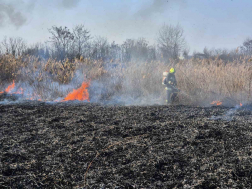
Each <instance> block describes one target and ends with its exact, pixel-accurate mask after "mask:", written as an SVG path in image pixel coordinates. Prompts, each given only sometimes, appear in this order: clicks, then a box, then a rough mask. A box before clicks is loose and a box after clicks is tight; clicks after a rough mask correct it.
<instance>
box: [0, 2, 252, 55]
mask: <svg viewBox="0 0 252 189" xmlns="http://www.w3.org/2000/svg"><path fill="white" fill-rule="evenodd" d="M251 10H252V1H251V0H127V1H126V0H36V1H34V0H0V40H2V39H3V37H4V36H8V37H22V38H24V39H25V40H26V41H27V42H28V43H30V44H31V43H35V42H44V41H46V40H48V39H49V32H48V28H50V27H51V26H53V25H56V26H67V27H68V28H73V27H74V26H75V25H77V24H84V25H85V26H86V28H87V29H88V30H90V33H91V35H92V36H104V37H107V38H108V39H109V41H110V42H112V41H115V42H117V43H122V42H123V41H124V40H126V39H128V38H139V37H144V38H146V39H147V40H148V41H150V43H156V39H157V32H158V29H159V28H160V27H161V26H162V24H164V23H166V24H173V25H176V24H178V23H179V24H180V25H181V26H182V27H183V28H184V31H185V36H186V40H187V42H188V46H189V47H190V50H191V53H192V52H193V51H194V50H198V51H202V50H203V48H204V47H205V46H207V47H209V48H212V47H215V48H227V49H232V48H236V47H237V46H239V45H241V44H242V42H243V40H244V39H245V38H247V37H252V33H251V32H250V31H251V26H252V20H251V14H252V13H251V12H252V11H251Z"/></svg>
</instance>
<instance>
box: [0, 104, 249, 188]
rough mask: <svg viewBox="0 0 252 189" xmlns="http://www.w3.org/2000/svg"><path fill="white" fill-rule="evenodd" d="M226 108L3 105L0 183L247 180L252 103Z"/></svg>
mask: <svg viewBox="0 0 252 189" xmlns="http://www.w3.org/2000/svg"><path fill="white" fill-rule="evenodd" d="M227 112H229V113H228V114H227ZM231 112H232V113H231V114H230V108H225V107H209V108H203V107H190V106H169V107H168V106H146V107H137V106H128V107H124V106H102V105H97V104H91V103H58V104H51V105H50V104H46V103H41V102H32V101H30V102H29V101H27V102H26V103H22V104H21V103H20V104H9V105H0V119H1V122H0V128H1V129H0V158H1V163H0V170H1V172H0V187H1V188H217V187H219V188H252V184H251V180H252V168H251V167H252V155H251V151H252V126H251V123H252V111H250V110H249V108H248V107H243V108H240V109H237V110H235V109H233V110H231Z"/></svg>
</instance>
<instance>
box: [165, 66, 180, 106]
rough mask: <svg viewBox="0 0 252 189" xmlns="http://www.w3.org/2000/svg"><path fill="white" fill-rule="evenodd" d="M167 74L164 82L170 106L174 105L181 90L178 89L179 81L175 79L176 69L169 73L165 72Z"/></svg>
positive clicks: (167, 102)
mask: <svg viewBox="0 0 252 189" xmlns="http://www.w3.org/2000/svg"><path fill="white" fill-rule="evenodd" d="M164 73H167V74H164V76H165V75H166V77H165V78H164V80H163V84H164V85H165V86H166V87H165V90H166V104H168V105H170V104H171V103H172V101H173V100H174V99H175V98H176V96H177V93H178V92H179V90H178V89H177V80H176V77H175V69H174V68H171V69H170V71H169V73H168V72H164Z"/></svg>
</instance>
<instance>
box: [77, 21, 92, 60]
mask: <svg viewBox="0 0 252 189" xmlns="http://www.w3.org/2000/svg"><path fill="white" fill-rule="evenodd" d="M73 36H74V48H75V51H76V57H78V58H80V56H81V55H82V56H84V57H85V56H86V55H87V52H86V51H87V50H88V48H89V46H90V45H89V43H88V42H89V40H90V38H91V37H90V35H89V31H88V30H87V29H85V27H84V25H77V26H75V28H74V29H73Z"/></svg>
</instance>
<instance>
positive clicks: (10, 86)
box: [0, 80, 15, 94]
mask: <svg viewBox="0 0 252 189" xmlns="http://www.w3.org/2000/svg"><path fill="white" fill-rule="evenodd" d="M14 88H15V82H14V80H13V83H12V84H11V85H9V86H8V87H7V88H6V89H5V90H4V91H1V92H0V94H1V93H4V92H6V93H10V92H11V91H12V90H13V89H14Z"/></svg>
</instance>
